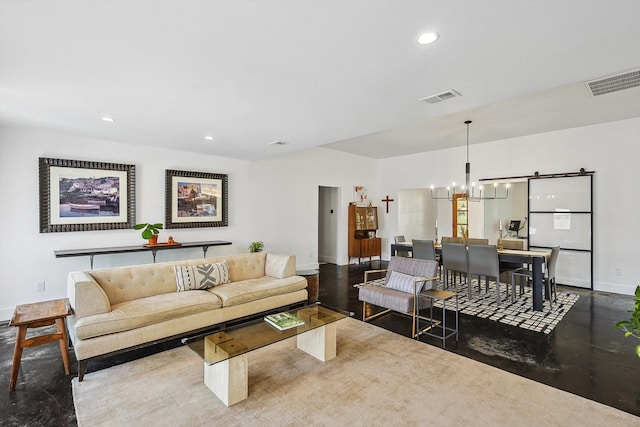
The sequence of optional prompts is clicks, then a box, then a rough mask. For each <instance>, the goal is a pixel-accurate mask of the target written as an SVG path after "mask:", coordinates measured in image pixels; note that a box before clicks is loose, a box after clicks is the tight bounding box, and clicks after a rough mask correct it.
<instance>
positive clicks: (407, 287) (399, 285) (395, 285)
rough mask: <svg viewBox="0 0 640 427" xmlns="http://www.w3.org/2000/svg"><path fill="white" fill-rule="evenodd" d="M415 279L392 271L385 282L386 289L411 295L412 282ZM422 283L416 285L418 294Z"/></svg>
mask: <svg viewBox="0 0 640 427" xmlns="http://www.w3.org/2000/svg"><path fill="white" fill-rule="evenodd" d="M415 279H417V277H414V276H409V275H408V274H404V273H399V272H397V271H392V272H391V275H390V276H389V280H388V281H387V288H390V289H395V290H396V291H400V292H405V293H408V294H413V281H414V280H415ZM423 285H424V282H420V283H418V292H420V291H421V290H422V286H423Z"/></svg>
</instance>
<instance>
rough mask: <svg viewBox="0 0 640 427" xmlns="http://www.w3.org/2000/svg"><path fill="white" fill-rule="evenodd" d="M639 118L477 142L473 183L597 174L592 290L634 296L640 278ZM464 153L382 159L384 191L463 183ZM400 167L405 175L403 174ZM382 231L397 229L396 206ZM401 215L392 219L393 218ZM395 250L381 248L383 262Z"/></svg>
mask: <svg viewBox="0 0 640 427" xmlns="http://www.w3.org/2000/svg"><path fill="white" fill-rule="evenodd" d="M639 135H640V118H636V119H629V120H623V121H618V122H611V123H605V124H601V125H594V126H587V127H582V128H575V129H567V130H562V131H557V132H549V133H544V134H538V135H530V136H526V137H521V138H513V139H507V140H501V141H495V142H490V143H485V144H475V145H472V146H471V148H470V154H469V158H470V161H471V165H472V174H473V176H472V180H474V181H478V179H479V178H490V177H499V176H518V175H528V174H533V172H535V171H539V172H540V173H541V174H544V173H558V172H569V171H578V170H579V169H580V168H581V167H584V168H585V169H587V170H594V171H596V174H595V178H594V226H593V229H594V238H593V240H594V289H596V290H604V291H610V292H617V293H623V294H629V295H631V294H633V292H634V290H635V287H636V285H637V284H638V281H639V279H640V263H638V262H637V261H636V257H637V255H636V253H635V242H637V241H639V239H640V222H639V221H638V215H639V214H640V197H639V195H638V190H637V185H636V183H637V182H638V178H637V177H638V167H637V164H638V159H639V158H640V144H638V137H639ZM464 150H465V148H464V147H458V148H455V149H449V150H440V151H433V152H428V153H422V154H417V155H412V156H402V157H396V158H391V159H385V160H381V161H380V165H379V170H380V174H379V177H378V178H379V181H378V182H379V192H380V193H381V194H386V193H388V194H389V195H390V197H392V198H393V196H395V195H397V194H398V190H400V189H405V188H416V187H419V186H423V187H428V186H430V185H431V184H434V185H436V186H437V185H438V184H442V183H448V182H451V181H458V182H462V180H461V177H464V162H465V152H464ZM399 170H401V171H402V173H397V171H399ZM392 209H394V210H393V211H392V215H389V219H390V220H389V221H388V222H387V224H386V228H385V230H384V233H385V234H386V235H387V236H393V235H394V234H395V233H396V232H397V230H398V223H397V217H398V213H397V206H393V205H392ZM392 218H395V219H396V221H395V222H394V221H393V220H391V219H392ZM388 253H389V245H388V244H384V243H383V258H384V257H388Z"/></svg>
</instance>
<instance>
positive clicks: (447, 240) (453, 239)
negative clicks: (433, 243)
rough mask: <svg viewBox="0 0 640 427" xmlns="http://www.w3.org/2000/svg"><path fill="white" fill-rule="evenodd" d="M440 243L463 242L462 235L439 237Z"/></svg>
mask: <svg viewBox="0 0 640 427" xmlns="http://www.w3.org/2000/svg"><path fill="white" fill-rule="evenodd" d="M440 243H464V239H463V238H462V237H446V236H444V237H442V238H441V239H440Z"/></svg>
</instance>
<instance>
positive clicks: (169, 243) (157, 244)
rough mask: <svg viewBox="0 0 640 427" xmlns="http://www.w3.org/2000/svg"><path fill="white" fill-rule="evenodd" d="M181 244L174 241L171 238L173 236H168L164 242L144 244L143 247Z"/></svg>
mask: <svg viewBox="0 0 640 427" xmlns="http://www.w3.org/2000/svg"><path fill="white" fill-rule="evenodd" d="M180 245H182V243H179V242H176V241H174V240H173V236H169V239H168V240H167V241H166V242H158V243H156V244H153V245H152V244H146V245H144V247H145V248H154V247H157V246H180Z"/></svg>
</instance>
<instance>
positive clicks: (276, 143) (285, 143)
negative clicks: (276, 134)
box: [267, 140, 288, 145]
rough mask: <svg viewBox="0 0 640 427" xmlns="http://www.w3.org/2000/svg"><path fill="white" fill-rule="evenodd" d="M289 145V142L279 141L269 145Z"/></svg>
mask: <svg viewBox="0 0 640 427" xmlns="http://www.w3.org/2000/svg"><path fill="white" fill-rule="evenodd" d="M287 144H288V142H286V141H281V140H278V141H273V142H270V143H269V144H267V145H287Z"/></svg>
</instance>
